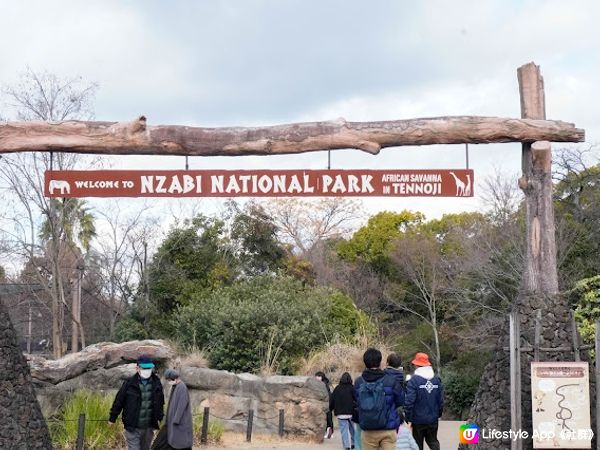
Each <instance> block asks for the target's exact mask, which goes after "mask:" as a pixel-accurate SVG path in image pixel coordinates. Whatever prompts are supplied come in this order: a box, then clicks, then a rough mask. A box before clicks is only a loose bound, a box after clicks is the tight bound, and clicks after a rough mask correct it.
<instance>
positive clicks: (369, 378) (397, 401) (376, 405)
mask: <svg viewBox="0 0 600 450" xmlns="http://www.w3.org/2000/svg"><path fill="white" fill-rule="evenodd" d="M363 362H364V363H365V370H364V371H363V373H362V375H361V376H360V377H359V378H358V379H357V380H356V383H355V385H354V398H355V400H356V402H357V404H358V422H359V425H360V428H361V430H362V433H361V438H362V439H361V440H362V449H363V450H377V449H378V448H380V449H381V450H395V448H396V445H395V444H396V431H397V430H398V427H399V426H400V417H399V416H398V408H399V407H400V406H403V405H404V389H403V388H402V385H401V384H400V383H399V382H398V380H397V379H396V378H394V377H392V376H390V375H386V374H385V372H384V371H383V370H381V352H380V351H379V350H377V349H375V348H369V349H367V351H366V352H365V353H364V355H363Z"/></svg>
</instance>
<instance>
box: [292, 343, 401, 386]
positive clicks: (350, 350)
mask: <svg viewBox="0 0 600 450" xmlns="http://www.w3.org/2000/svg"><path fill="white" fill-rule="evenodd" d="M369 347H375V348H377V349H379V350H380V351H381V353H382V355H383V363H385V360H386V359H387V356H388V355H389V354H390V353H391V350H390V348H389V347H388V346H387V345H385V344H382V343H375V342H369V340H368V339H367V338H365V337H360V338H358V339H357V340H356V341H355V342H337V343H333V344H330V345H329V346H328V347H326V348H325V349H324V350H321V351H318V352H315V353H313V354H312V355H310V356H309V357H308V358H303V359H302V360H301V361H300V367H299V370H298V373H299V374H301V375H309V376H310V375H314V374H315V373H316V372H318V371H322V372H324V373H325V374H326V375H327V377H328V378H329V379H330V380H331V382H332V383H333V384H337V383H338V381H339V379H340V377H341V376H342V374H343V373H344V372H348V373H350V375H351V376H352V379H353V380H354V379H356V377H358V376H359V375H360V374H361V373H362V371H363V370H364V368H365V365H364V363H363V360H362V358H363V354H364V352H365V350H366V349H367V348H369Z"/></svg>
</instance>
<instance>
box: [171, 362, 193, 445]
mask: <svg viewBox="0 0 600 450" xmlns="http://www.w3.org/2000/svg"><path fill="white" fill-rule="evenodd" d="M165 378H166V379H167V382H168V383H169V385H170V386H171V396H170V397H169V406H167V439H168V442H169V445H170V446H171V448H173V449H177V450H181V449H184V450H192V445H193V444H194V424H193V421H192V407H191V404H190V393H189V392H188V388H187V386H186V385H185V383H184V382H183V381H181V378H179V373H178V372H177V371H176V370H173V369H167V370H166V371H165Z"/></svg>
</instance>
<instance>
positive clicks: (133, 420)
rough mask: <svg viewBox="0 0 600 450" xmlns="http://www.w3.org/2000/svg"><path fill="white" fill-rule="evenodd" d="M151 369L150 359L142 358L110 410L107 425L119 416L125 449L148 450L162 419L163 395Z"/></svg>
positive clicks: (146, 356)
mask: <svg viewBox="0 0 600 450" xmlns="http://www.w3.org/2000/svg"><path fill="white" fill-rule="evenodd" d="M154 368H155V366H154V362H153V361H152V358H151V357H150V356H148V355H141V356H140V357H139V358H138V359H137V365H136V374H135V375H134V376H132V377H131V378H129V379H127V380H125V381H124V382H123V384H122V385H121V388H120V389H119V392H117V395H116V396H115V400H114V402H113V404H112V407H111V409H110V417H109V419H108V424H109V426H113V425H114V424H115V422H116V421H117V417H118V416H119V414H121V413H122V416H121V419H122V421H123V425H124V426H125V438H126V440H127V449H128V450H149V449H150V444H151V442H152V436H153V433H154V431H153V430H158V428H159V423H160V421H161V420H162V419H163V416H164V411H163V410H164V405H165V396H164V393H163V387H162V384H161V382H160V379H159V378H158V377H157V376H156V374H154Z"/></svg>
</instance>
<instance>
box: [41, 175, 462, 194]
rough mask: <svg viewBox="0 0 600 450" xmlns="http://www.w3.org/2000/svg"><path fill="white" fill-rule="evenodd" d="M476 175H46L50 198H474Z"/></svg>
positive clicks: (46, 192)
mask: <svg viewBox="0 0 600 450" xmlns="http://www.w3.org/2000/svg"><path fill="white" fill-rule="evenodd" d="M473 181H474V180H473V171H472V170H466V169H453V170H437V169H434V170H397V169H387V170H67V171H46V173H45V195H46V196H47V197H472V196H473Z"/></svg>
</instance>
